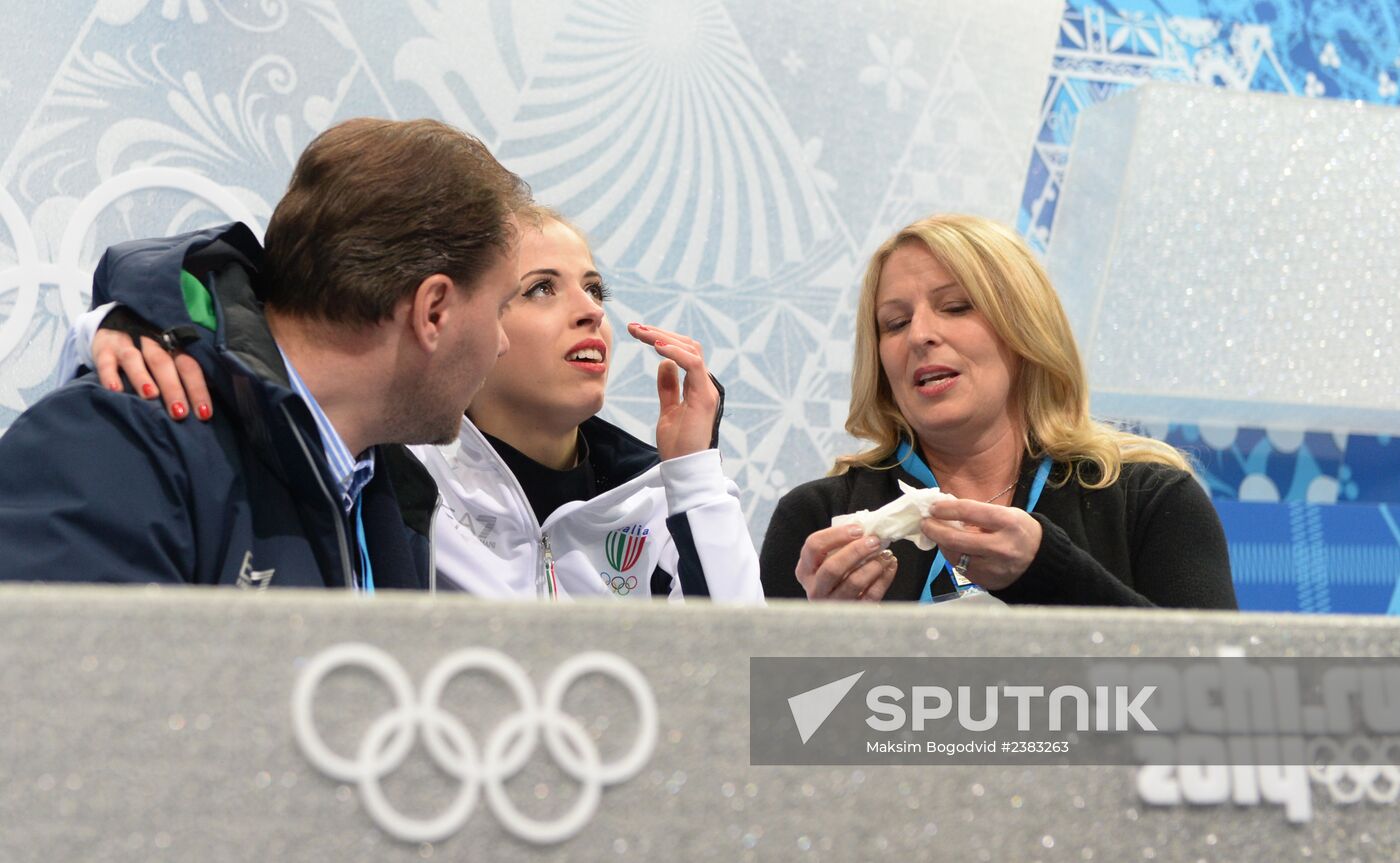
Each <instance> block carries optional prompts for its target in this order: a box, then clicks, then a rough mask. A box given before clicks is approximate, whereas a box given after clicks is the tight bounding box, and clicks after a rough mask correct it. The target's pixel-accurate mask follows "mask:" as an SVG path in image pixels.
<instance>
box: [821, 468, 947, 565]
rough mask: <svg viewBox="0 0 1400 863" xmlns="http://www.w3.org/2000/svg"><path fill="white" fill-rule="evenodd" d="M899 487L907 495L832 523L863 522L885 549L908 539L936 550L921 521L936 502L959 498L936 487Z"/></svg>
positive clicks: (863, 527)
mask: <svg viewBox="0 0 1400 863" xmlns="http://www.w3.org/2000/svg"><path fill="white" fill-rule="evenodd" d="M899 489H900V491H902V492H904V494H902V495H900V496H899V497H897V498H895V499H894V500H892V501H890V502H889V503H887V504H885V505H884V506H882V507H880V508H879V509H877V510H875V511H873V512H872V511H871V510H868V509H862V510H860V511H859V512H853V513H851V514H850V515H838V516H836V517H835V518H833V519H832V520H831V526H832V527H837V526H840V525H843V524H855V525H860V529H861V530H863V531H865V533H866V535H867V536H878V537H879V538H880V546H881V547H882V548H888V547H889V545H890V543H892V542H895V541H896V540H901V539H907V540H909V541H910V542H912V543H914V544H915V545H917V546H918V547H919V548H921V549H923V550H924V551H928V550H930V549H932V548H933V546H934V543H933V540H931V539H929V538H928V537H926V536H924V533H923V531H921V530H919V522H920V521H922V520H923V519H925V518H928V515H929V510H930V509H932V508H933V505H934V504H935V503H938V502H939V501H942V500H956V499H957V498H956V497H954V496H953V495H951V494H945V493H944V492H941V491H939V490H938V489H936V488H914V487H912V486H908V485H905V484H904V483H903V482H900V483H899Z"/></svg>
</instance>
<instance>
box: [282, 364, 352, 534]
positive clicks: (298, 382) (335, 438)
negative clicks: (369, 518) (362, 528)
mask: <svg viewBox="0 0 1400 863" xmlns="http://www.w3.org/2000/svg"><path fill="white" fill-rule="evenodd" d="M277 352H278V353H279V354H282V364H283V365H284V366H286V367H287V380H288V381H289V382H290V383H291V385H292V392H294V393H296V394H297V395H299V396H301V399H302V401H304V402H306V407H307V409H308V410H310V411H311V418H312V419H313V420H315V421H316V431H317V432H318V433H319V434H320V435H321V447H322V449H323V450H325V453H326V464H328V465H329V466H330V469H331V475H332V476H334V477H335V481H336V483H337V484H338V485H339V487H340V504H341V506H342V507H344V508H345V511H346V512H347V513H348V512H350V510H351V509H352V508H353V507H354V506H355V499H356V498H357V497H359V496H360V492H361V491H364V488H365V486H367V485H369V481H370V480H372V479H374V447H370V448H369V449H367V450H365V457H364V458H361V459H357V458H355V455H354V453H352V452H350V449H349V447H347V446H346V445H345V441H344V440H342V439H341V437H340V435H339V434H338V433H337V432H336V430H335V426H332V425H331V421H330V419H329V418H328V417H327V416H326V414H325V412H324V411H322V410H321V405H320V404H318V403H317V401H316V397H315V396H313V395H312V394H311V390H309V389H307V388H306V382H305V381H303V380H302V379H301V375H299V374H297V370H296V368H295V367H293V366H292V361H291V360H289V359H287V355H286V354H285V353H282V348H281V346H280V345H279V346H278V348H277Z"/></svg>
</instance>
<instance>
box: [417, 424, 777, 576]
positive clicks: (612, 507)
mask: <svg viewBox="0 0 1400 863" xmlns="http://www.w3.org/2000/svg"><path fill="white" fill-rule="evenodd" d="M583 429H584V434H585V436H586V437H587V439H588V444H589V448H590V452H591V453H592V459H593V462H594V464H595V465H600V464H601V465H603V466H604V467H605V472H607V473H608V475H610V476H612V477H614V478H617V479H622V481H621V482H620V483H618V484H617V485H616V486H615V487H613V488H611V489H609V490H608V491H605V492H603V493H601V494H599V495H597V496H596V497H594V498H592V499H591V500H581V501H573V502H570V503H566V504H564V505H563V506H561V507H559V509H557V510H555V511H554V512H553V513H551V514H550V515H549V517H548V518H546V519H545V521H544V524H540V523H539V521H538V520H536V518H535V514H534V510H533V509H532V508H531V506H530V503H529V501H528V500H526V498H525V492H524V490H523V489H522V488H521V487H520V483H519V482H518V481H517V480H516V478H515V475H514V474H512V473H511V471H510V469H509V468H508V467H507V466H506V463H505V461H503V460H502V459H501V457H500V456H499V455H498V454H497V453H496V451H495V450H494V449H493V448H492V447H491V445H490V444H489V443H488V442H487V440H486V438H485V437H484V436H483V435H482V434H481V432H480V431H479V430H478V429H477V428H476V426H475V425H473V424H472V423H471V421H470V420H467V419H463V421H462V429H461V433H460V434H459V435H458V439H457V441H456V442H455V443H452V444H448V445H446V446H441V447H434V446H416V447H412V448H411V449H412V450H413V451H414V453H415V454H416V455H417V456H418V458H419V459H420V460H421V461H422V462H423V464H425V465H426V466H427V468H428V471H429V472H430V473H431V474H432V475H433V478H434V479H435V480H436V481H437V485H438V489H439V491H440V492H441V494H442V502H441V503H440V505H439V509H438V512H437V517H436V519H435V521H434V526H433V545H434V553H435V555H436V564H437V571H438V585H439V586H440V587H442V588H451V587H456V588H460V589H462V590H465V591H467V592H468V593H473V594H476V595H478V596H487V597H519V598H535V597H541V598H547V597H550V596H551V595H556V596H558V597H560V598H563V597H572V598H579V597H596V596H618V597H626V598H629V599H634V598H643V599H645V598H648V597H650V596H651V595H652V593H653V590H654V589H655V590H656V591H657V592H658V593H659V592H662V591H664V592H666V593H668V594H669V596H670V597H671V598H672V599H681V598H683V597H687V596H690V597H695V596H708V597H709V598H711V599H713V600H715V601H717V602H739V603H755V604H761V603H762V602H763V588H762V585H761V583H760V581H759V575H758V555H757V553H756V552H755V551H754V547H753V540H751V539H750V538H749V532H748V527H747V525H746V523H745V521H744V513H743V510H742V508H741V507H740V505H739V494H738V487H737V486H735V485H734V483H733V482H731V481H729V480H728V479H727V478H726V477H725V476H724V473H723V472H722V470H721V469H720V458H719V451H718V450H714V449H709V450H705V451H703V452H698V453H693V454H691V455H688V456H683V457H681V458H675V459H670V460H668V461H664V462H660V463H658V462H657V455H656V450H655V449H654V448H652V447H649V446H647V445H646V444H644V443H642V442H641V441H639V440H637V439H636V438H634V437H632V436H631V435H628V434H627V433H626V432H624V431H622V430H621V429H619V428H617V427H616V426H613V425H611V424H609V423H607V422H604V421H603V420H600V419H598V418H597V417H594V418H592V419H590V420H588V421H587V422H585V423H584V425H583ZM624 477H625V479H623V478H624ZM551 581H552V582H553V585H554V588H553V590H551Z"/></svg>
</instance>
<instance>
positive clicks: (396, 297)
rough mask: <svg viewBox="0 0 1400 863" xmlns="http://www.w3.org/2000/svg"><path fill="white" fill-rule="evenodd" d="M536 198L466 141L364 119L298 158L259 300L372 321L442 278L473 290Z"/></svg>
mask: <svg viewBox="0 0 1400 863" xmlns="http://www.w3.org/2000/svg"><path fill="white" fill-rule="evenodd" d="M529 200H530V190H529V187H528V186H526V185H525V183H524V181H522V180H521V179H520V178H519V177H517V176H516V175H514V174H512V173H511V172H510V171H507V170H506V169H505V168H504V167H502V166H501V164H500V163H499V162H497V161H496V159H495V158H494V157H493V156H492V155H491V153H490V152H489V151H488V150H487V149H486V146H485V145H484V144H482V143H481V142H480V141H478V140H477V139H476V138H474V137H472V136H471V135H468V134H467V133H465V132H463V131H461V130H458V129H454V128H452V127H451V126H448V125H446V124H444V123H440V122H438V121H436V120H409V121H393V120H379V119H372V118H368V117H361V118H357V119H354V120H347V121H345V122H343V123H340V124H339V125H336V126H332V127H331V128H329V129H327V130H326V131H325V132H322V133H321V134H320V135H318V136H317V137H316V139H315V140H314V141H312V142H311V144H310V145H309V146H308V147H307V148H306V150H305V152H303V153H302V154H301V158H300V159H298V160H297V165H296V169H295V170H294V171H293V172H292V181H291V183H290V184H288V186H287V194H286V195H284V196H283V198H282V200H281V202H279V203H278V204H277V209H276V210H275V211H274V212H273V214H272V220H271V221H270V222H269V223H268V226H267V235H266V242H265V246H266V250H267V255H266V267H265V269H264V272H263V274H262V291H261V292H262V296H263V299H264V300H265V301H266V303H267V304H268V306H269V307H270V308H272V309H274V310H276V311H278V312H280V313H282V314H287V315H294V316H297V317H304V318H309V319H313V320H322V321H327V322H332V323H341V324H350V325H366V324H374V323H378V322H379V321H382V320H384V319H386V318H389V317H392V316H393V312H394V307H395V306H396V305H397V304H398V303H399V302H400V301H401V300H402V299H404V298H405V297H407V296H409V295H411V294H412V292H413V291H414V290H415V289H416V288H417V287H418V285H419V284H420V283H421V282H422V281H423V280H424V279H426V278H427V277H429V276H431V275H434V274H436V273H442V274H443V275H445V276H447V277H449V278H450V279H452V281H453V282H455V283H456V284H457V285H458V286H459V287H461V288H466V287H467V286H469V285H471V284H472V283H473V282H475V281H476V279H477V278H478V277H479V276H480V275H481V274H482V273H483V272H484V271H486V270H488V269H490V267H491V266H492V265H493V264H494V263H495V262H496V261H497V260H498V256H499V255H500V254H501V253H502V252H504V251H506V250H507V249H509V248H510V246H511V243H512V240H513V229H512V227H511V222H510V216H511V215H512V214H513V213H514V212H515V211H517V210H518V209H520V208H521V207H523V206H525V205H526V204H528V203H529Z"/></svg>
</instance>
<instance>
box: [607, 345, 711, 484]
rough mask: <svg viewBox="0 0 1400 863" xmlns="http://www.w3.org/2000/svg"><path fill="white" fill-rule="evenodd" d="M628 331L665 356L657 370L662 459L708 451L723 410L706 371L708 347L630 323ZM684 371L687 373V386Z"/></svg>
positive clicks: (657, 421) (658, 430)
mask: <svg viewBox="0 0 1400 863" xmlns="http://www.w3.org/2000/svg"><path fill="white" fill-rule="evenodd" d="M627 332H628V333H629V334H630V335H631V336H632V337H633V338H634V339H636V340H637V341H639V342H642V343H643V344H647V345H651V346H652V348H653V349H654V350H655V351H656V352H657V353H658V354H660V355H661V357H662V362H661V367H660V368H658V369H657V370H656V395H657V397H658V398H659V399H660V401H661V413H660V415H659V416H658V417H657V419H656V449H657V452H658V453H660V455H661V458H662V460H663V461H664V460H666V459H673V458H679V457H681V456H683V455H690V454H691V453H696V452H700V451H702V450H705V449H708V448H709V446H710V439H711V438H712V437H713V435H714V428H715V413H716V411H718V410H719V390H718V389H716V388H715V383H714V381H712V380H710V372H709V370H708V369H706V368H705V351H704V348H702V347H701V346H700V343H699V342H697V341H696V340H695V339H692V338H690V337H689V336H683V335H680V334H679V333H673V332H671V331H669V330H662V329H657V328H656V327H648V326H645V325H643V324H636V323H633V324H628V325H627ZM681 371H684V372H685V380H684V383H682V382H681V379H680V378H681V375H680V372H681Z"/></svg>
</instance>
